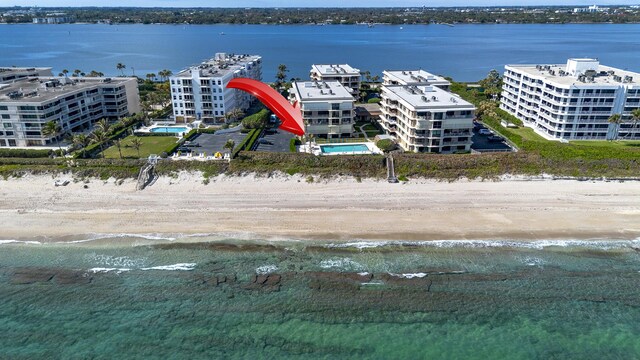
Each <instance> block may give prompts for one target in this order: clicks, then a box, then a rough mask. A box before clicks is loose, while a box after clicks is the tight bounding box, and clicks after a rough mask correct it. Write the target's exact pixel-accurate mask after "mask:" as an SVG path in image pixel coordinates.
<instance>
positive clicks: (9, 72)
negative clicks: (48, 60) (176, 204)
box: [0, 67, 53, 83]
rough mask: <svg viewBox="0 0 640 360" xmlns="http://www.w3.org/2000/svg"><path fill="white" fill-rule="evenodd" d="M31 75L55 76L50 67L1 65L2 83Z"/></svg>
mask: <svg viewBox="0 0 640 360" xmlns="http://www.w3.org/2000/svg"><path fill="white" fill-rule="evenodd" d="M29 76H53V73H51V68H50V67H39V68H36V67H30V68H26V67H0V83H4V82H8V81H12V80H18V79H24V78H26V77H29Z"/></svg>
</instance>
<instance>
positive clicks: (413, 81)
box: [383, 70, 451, 86]
mask: <svg viewBox="0 0 640 360" xmlns="http://www.w3.org/2000/svg"><path fill="white" fill-rule="evenodd" d="M383 74H384V75H385V76H387V77H388V78H389V80H391V81H394V82H397V83H399V84H401V85H418V84H427V85H435V86H438V85H450V84H451V83H450V82H449V81H448V80H447V79H445V78H443V77H442V76H437V75H433V74H431V73H429V72H426V71H424V70H385V71H383Z"/></svg>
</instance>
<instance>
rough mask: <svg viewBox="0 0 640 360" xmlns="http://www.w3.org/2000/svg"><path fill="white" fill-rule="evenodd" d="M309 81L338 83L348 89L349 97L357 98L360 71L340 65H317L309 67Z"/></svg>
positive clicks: (346, 65)
mask: <svg viewBox="0 0 640 360" xmlns="http://www.w3.org/2000/svg"><path fill="white" fill-rule="evenodd" d="M309 75H310V77H311V80H313V81H324V82H330V81H338V82H339V83H341V84H342V85H343V86H345V87H347V88H349V92H350V93H351V96H353V97H354V98H358V96H359V94H360V70H359V69H356V68H353V67H351V66H349V65H348V64H342V65H324V64H321V65H317V64H314V65H312V66H311V72H310V74H309Z"/></svg>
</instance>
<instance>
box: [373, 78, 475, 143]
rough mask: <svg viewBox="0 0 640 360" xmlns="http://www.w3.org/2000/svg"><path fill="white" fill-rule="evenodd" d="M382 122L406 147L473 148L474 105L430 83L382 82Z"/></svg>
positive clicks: (388, 132) (397, 140)
mask: <svg viewBox="0 0 640 360" xmlns="http://www.w3.org/2000/svg"><path fill="white" fill-rule="evenodd" d="M380 106H381V109H382V114H381V115H380V124H381V125H382V128H383V129H384V130H385V132H386V133H387V134H388V135H392V136H394V137H395V139H396V142H397V143H398V145H400V146H401V147H402V148H403V149H404V150H405V151H413V152H429V153H454V152H466V151H470V149H471V136H472V131H473V117H474V113H475V107H474V106H473V105H472V104H471V103H468V102H466V101H464V100H463V99H461V98H460V97H458V96H457V95H455V94H452V93H450V92H448V91H445V90H442V89H440V88H438V87H436V86H430V85H415V86H414V85H409V86H404V85H383V86H382V92H381V102H380Z"/></svg>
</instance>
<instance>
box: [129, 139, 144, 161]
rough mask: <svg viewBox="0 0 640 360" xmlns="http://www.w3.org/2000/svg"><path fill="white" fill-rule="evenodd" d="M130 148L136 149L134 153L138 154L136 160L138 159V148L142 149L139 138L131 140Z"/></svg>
mask: <svg viewBox="0 0 640 360" xmlns="http://www.w3.org/2000/svg"><path fill="white" fill-rule="evenodd" d="M131 146H132V147H133V148H134V149H136V151H137V152H138V158H140V147H142V140H141V139H140V138H139V137H137V136H136V137H134V138H133V140H131Z"/></svg>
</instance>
